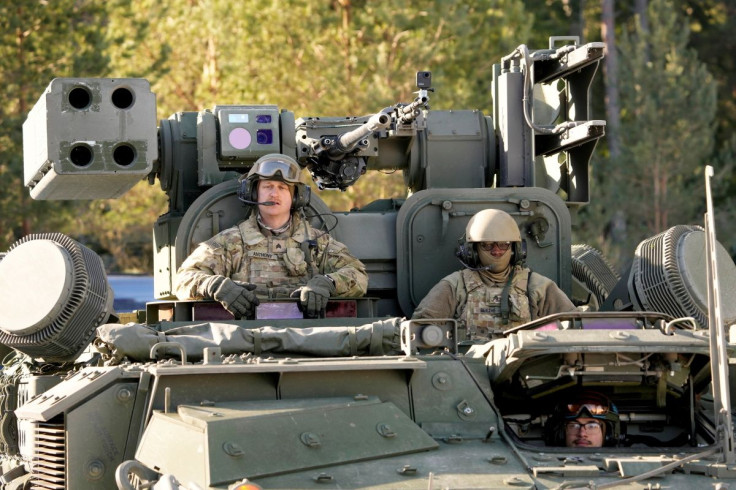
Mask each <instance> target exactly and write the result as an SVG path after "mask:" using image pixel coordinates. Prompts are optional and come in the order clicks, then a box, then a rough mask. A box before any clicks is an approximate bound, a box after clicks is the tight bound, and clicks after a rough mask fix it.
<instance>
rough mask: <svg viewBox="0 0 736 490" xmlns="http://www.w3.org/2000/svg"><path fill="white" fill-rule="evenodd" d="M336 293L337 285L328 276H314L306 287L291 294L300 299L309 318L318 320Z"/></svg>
mask: <svg viewBox="0 0 736 490" xmlns="http://www.w3.org/2000/svg"><path fill="white" fill-rule="evenodd" d="M334 292H335V285H334V284H333V282H332V281H331V280H330V279H329V278H328V277H327V276H314V277H313V278H311V279H310V280H309V282H307V284H306V285H305V286H302V287H300V288H299V289H297V290H296V291H294V292H293V293H291V296H292V297H296V298H299V300H300V301H301V303H302V308H303V310H304V311H305V313H306V314H307V318H318V317H319V315H320V313H321V312H322V311H323V310H324V309H325V307H326V306H327V300H329V299H330V295H332V294H333V293H334Z"/></svg>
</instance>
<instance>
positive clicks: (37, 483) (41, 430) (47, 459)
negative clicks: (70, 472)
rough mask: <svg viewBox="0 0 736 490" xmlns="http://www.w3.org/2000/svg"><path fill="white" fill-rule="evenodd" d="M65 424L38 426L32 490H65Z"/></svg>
mask: <svg viewBox="0 0 736 490" xmlns="http://www.w3.org/2000/svg"><path fill="white" fill-rule="evenodd" d="M64 432H65V431H64V424H63V422H62V423H51V422H47V423H44V422H40V423H38V424H36V430H35V441H34V442H35V444H34V446H35V451H34V457H33V461H32V463H31V475H32V476H31V489H32V490H56V489H59V490H64V488H65V487H64V482H65V481H66V471H65V461H64V459H65V454H66V442H65V438H64Z"/></svg>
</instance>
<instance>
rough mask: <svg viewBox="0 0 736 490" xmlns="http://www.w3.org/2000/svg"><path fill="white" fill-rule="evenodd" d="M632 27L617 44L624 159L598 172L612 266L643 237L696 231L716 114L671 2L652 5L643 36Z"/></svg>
mask: <svg viewBox="0 0 736 490" xmlns="http://www.w3.org/2000/svg"><path fill="white" fill-rule="evenodd" d="M632 24H633V25H632V26H631V29H630V30H628V31H624V32H623V33H622V35H621V36H620V41H619V52H620V56H619V60H620V69H621V73H620V76H619V82H620V85H619V87H618V88H619V93H620V97H621V107H622V113H621V116H622V117H621V123H622V126H621V141H622V155H621V157H620V158H619V159H618V160H616V161H609V162H606V163H605V164H604V166H602V167H600V168H599V169H598V170H597V173H596V176H597V183H599V184H601V191H602V192H601V197H602V198H603V199H602V200H601V203H600V204H599V206H601V207H599V208H598V211H600V212H602V213H603V214H604V215H605V216H606V221H607V222H609V228H608V229H607V230H606V232H607V233H608V235H607V237H606V238H608V239H610V240H612V242H613V243H610V248H608V250H607V251H608V253H609V254H610V255H611V258H612V260H614V261H616V262H618V263H621V262H623V258H622V257H627V256H630V255H631V253H632V251H633V250H634V248H635V247H636V245H637V244H638V243H639V242H640V241H641V240H643V239H645V238H647V237H648V236H652V235H654V234H656V233H659V232H661V231H664V230H665V229H667V228H669V227H671V226H674V225H675V224H690V223H695V224H702V215H703V211H704V190H703V185H704V184H703V174H702V172H703V167H704V166H705V165H706V164H708V163H710V162H709V157H710V156H711V154H712V150H713V144H714V140H713V134H714V131H713V121H714V116H715V110H716V85H715V81H714V79H713V77H712V76H711V74H710V73H709V72H708V69H707V68H706V66H705V65H704V64H703V63H702V62H700V61H699V60H698V58H697V54H696V52H695V51H694V50H692V49H691V48H689V47H688V39H689V30H688V25H687V22H686V19H685V18H684V17H683V16H682V15H681V14H680V13H679V12H678V11H677V10H676V9H674V8H673V7H672V3H671V2H670V1H669V0H653V1H652V2H651V4H650V7H649V26H650V27H649V30H648V31H645V30H643V29H642V28H641V25H640V24H639V23H638V22H632ZM591 211H593V210H588V213H587V215H588V216H591ZM601 248H603V249H606V248H607V247H606V246H602V247H601Z"/></svg>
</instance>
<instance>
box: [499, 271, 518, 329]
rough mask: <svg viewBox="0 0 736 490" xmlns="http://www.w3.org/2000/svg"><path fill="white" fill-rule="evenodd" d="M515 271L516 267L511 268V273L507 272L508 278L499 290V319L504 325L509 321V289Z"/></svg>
mask: <svg viewBox="0 0 736 490" xmlns="http://www.w3.org/2000/svg"><path fill="white" fill-rule="evenodd" d="M515 272H516V267H514V268H513V269H511V274H509V279H508V280H507V281H506V284H504V286H503V291H501V319H502V323H503V324H504V325H508V323H509V311H510V308H509V291H510V290H511V283H512V282H513V280H514V273H515Z"/></svg>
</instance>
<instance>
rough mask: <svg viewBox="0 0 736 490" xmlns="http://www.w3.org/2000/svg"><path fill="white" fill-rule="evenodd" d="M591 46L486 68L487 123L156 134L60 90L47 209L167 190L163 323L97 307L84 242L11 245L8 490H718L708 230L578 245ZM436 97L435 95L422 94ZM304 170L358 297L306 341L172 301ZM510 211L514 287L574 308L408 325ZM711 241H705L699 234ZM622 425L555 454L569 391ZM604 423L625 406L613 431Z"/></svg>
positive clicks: (464, 117) (109, 101)
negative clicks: (336, 193)
mask: <svg viewBox="0 0 736 490" xmlns="http://www.w3.org/2000/svg"><path fill="white" fill-rule="evenodd" d="M602 57H603V45H602V44H601V43H590V44H585V45H580V43H579V42H578V41H577V40H574V39H569V38H551V39H550V44H549V46H548V47H547V48H546V49H539V50H530V49H529V48H527V47H526V46H525V45H521V46H519V47H518V48H517V49H516V50H514V52H512V53H511V54H509V55H508V56H506V57H504V58H503V59H502V60H500V62H499V63H498V64H497V65H495V68H494V77H493V83H492V94H491V96H492V98H493V114H483V113H482V112H480V111H478V110H466V109H462V110H443V111H440V110H431V109H430V108H429V104H428V102H429V96H430V93H431V92H432V91H431V88H432V86H431V85H432V84H431V74H430V73H429V72H419V73H418V75H417V89H418V90H417V96H416V98H415V100H413V101H408V102H407V103H404V104H401V103H400V104H396V105H394V106H391V107H388V108H386V109H383V110H381V111H379V112H378V113H376V114H373V115H370V116H364V117H355V116H348V117H300V118H297V117H296V116H295V115H294V114H293V113H292V112H289V111H288V110H283V109H279V108H278V107H277V106H275V105H247V104H244V105H217V106H215V107H214V108H212V109H211V110H202V111H200V112H180V113H177V114H174V115H172V116H171V117H170V118H169V119H166V120H162V121H160V122H159V123H158V124H157V123H156V105H155V96H154V94H153V93H151V90H150V86H149V84H148V82H147V81H146V80H142V79H72V78H69V79H55V80H53V81H51V83H50V85H49V86H48V88H47V89H46V91H45V92H44V93H43V94H42V95H41V97H40V99H39V100H38V102H37V104H36V105H35V106H34V108H33V109H32V111H31V112H30V114H29V115H28V119H27V121H26V123H25V125H24V128H23V130H24V131H23V133H24V162H25V163H24V166H25V183H26V185H27V187H28V189H29V191H30V193H31V196H33V197H34V198H35V199H51V200H65V199H101V198H114V197H120V196H122V195H123V194H125V192H126V191H127V190H129V189H130V188H131V187H132V186H133V185H135V184H136V183H137V182H138V181H140V180H141V179H144V178H147V179H149V181H150V183H151V184H155V183H156V182H158V184H159V185H160V187H161V189H162V191H163V192H165V193H166V195H167V196H168V202H169V209H168V212H167V213H166V214H164V215H162V216H161V217H160V218H159V219H158V220H157V222H156V223H155V224H154V225H153V226H154V227H153V240H154V253H155V262H154V263H155V271H154V273H155V288H156V291H155V292H156V295H157V297H158V298H159V301H155V302H152V303H149V304H148V305H147V306H146V309H145V311H137V312H134V313H132V314H126V313H122V312H116V311H114V310H113V308H112V295H113V293H112V291H111V289H110V287H109V286H108V284H107V280H106V276H105V270H104V267H103V265H102V262H101V260H100V258H99V256H97V255H96V254H95V253H94V252H92V251H91V250H90V249H89V248H87V247H85V246H84V245H82V244H80V243H79V242H78V241H76V240H75V239H74V238H72V237H69V236H66V235H62V234H58V233H45V234H37V235H31V236H28V237H24V238H23V239H21V240H19V241H18V242H17V243H15V244H14V245H13V246H12V247H11V248H10V249H9V250H8V251H7V252H6V253H5V255H4V256H3V257H2V259H0V286H1V288H2V292H3V293H2V297H0V343H2V344H3V345H4V346H5V348H6V350H7V351H8V352H9V353H8V355H7V356H6V357H5V361H4V365H3V369H2V385H1V387H2V390H1V392H0V393H1V394H0V452H1V454H2V475H0V486H2V488H3V489H16V490H17V489H26V488H34V489H70V490H80V489H99V488H111V489H112V488H119V489H144V488H154V489H157V490H161V489H190V490H191V489H243V490H244V489H254V488H320V489H329V488H425V489H426V488H429V489H432V488H540V489H543V488H612V487H621V488H642V487H645V488H686V487H687V488H711V487H712V488H726V487H727V486H728V485H730V484H735V483H736V467H735V466H734V465H735V464H736V461H735V457H734V447H733V422H732V418H731V402H730V400H731V385H730V383H729V375H730V370H731V366H732V363H731V356H732V349H733V347H734V344H733V343H730V342H728V341H727V340H726V335H725V332H724V327H725V326H727V325H731V324H732V323H733V322H734V321H735V320H736V302H735V301H733V299H734V291H736V287H735V286H736V279H735V277H736V273H735V269H736V268H735V266H734V264H733V262H732V260H731V259H730V257H729V256H728V254H727V253H726V252H725V249H724V247H722V246H721V245H720V244H719V243H718V242H717V241H715V239H714V233H713V231H714V230H713V227H712V225H710V224H708V222H707V220H706V223H705V225H706V226H705V227H701V226H699V225H698V224H695V225H693V224H688V225H679V226H676V227H674V228H672V229H670V230H667V231H665V232H663V233H661V234H659V235H656V236H654V237H652V238H650V239H648V240H646V241H644V242H642V243H641V244H640V245H639V247H637V249H636V250H635V251H634V254H633V256H634V258H633V260H632V266H631V269H630V270H628V271H624V272H623V273H619V272H617V271H615V270H614V269H613V268H612V267H611V266H610V265H609V264H608V262H607V261H606V260H605V258H604V257H602V255H601V254H600V253H598V252H597V251H596V250H595V249H593V248H591V247H589V246H586V245H579V244H573V243H571V226H572V219H573V218H572V217H573V216H575V215H576V213H575V211H576V209H577V208H579V207H580V206H583V205H585V204H586V203H588V202H589V200H590V198H591V191H590V187H589V175H590V174H589V163H590V159H591V155H592V153H593V151H594V148H595V146H596V143H597V141H598V140H599V139H600V138H601V137H602V136H603V135H604V134H605V122H604V121H598V120H590V104H589V99H588V97H589V89H590V85H591V82H592V80H593V77H594V75H595V73H596V71H597V68H598V65H599V62H600V60H601V59H602ZM434 96H435V97H441V94H436V95H434ZM270 153H282V154H286V155H289V156H291V157H293V158H295V159H296V160H297V161H298V162H299V163H300V165H302V166H303V167H304V169H306V170H305V172H304V173H305V175H306V173H307V172H308V173H309V175H311V177H312V179H313V180H314V182H315V184H316V187H317V189H318V190H316V191H315V192H313V193H312V196H311V201H310V203H309V205H308V206H306V208H305V209H304V213H305V216H306V218H307V219H309V220H310V221H311V222H312V224H313V225H314V226H315V227H318V228H320V229H323V230H325V231H329V232H330V233H331V234H332V235H333V236H334V237H335V238H336V239H337V240H339V241H341V242H343V243H344V244H346V245H347V246H348V247H349V249H350V251H351V252H352V253H353V254H354V255H355V256H357V257H358V258H359V259H361V260H362V261H363V263H364V264H365V265H366V268H367V271H368V274H369V284H368V294H367V295H366V296H365V297H363V298H354V299H351V298H348V299H341V300H335V301H330V303H328V305H327V308H326V310H325V314H324V318H317V319H307V318H303V316H302V315H301V313H300V312H299V311H298V309H297V308H294V303H292V302H290V301H289V300H283V301H277V302H273V303H270V302H268V301H262V303H261V305H259V309H258V312H257V315H256V319H254V320H235V319H233V318H232V317H229V316H228V314H227V312H226V311H225V310H223V309H222V308H221V307H220V305H219V303H216V302H211V301H178V300H176V299H175V298H174V297H173V296H172V294H171V291H172V282H173V280H174V275H175V273H176V270H177V267H178V266H179V265H180V264H181V263H182V261H183V260H184V258H185V257H186V256H187V255H188V254H189V253H190V252H191V251H192V249H193V247H195V246H196V245H197V244H198V243H200V242H202V241H204V240H207V239H209V238H210V237H212V236H213V235H214V234H216V233H217V232H219V231H221V230H224V229H225V228H227V227H230V226H232V225H234V224H236V223H237V222H238V221H240V220H242V219H243V216H244V213H245V212H246V207H244V205H243V203H242V202H241V201H240V200H239V199H238V194H237V191H238V180H237V179H238V177H239V176H241V175H242V174H244V173H245V172H247V171H248V169H249V168H250V167H251V166H252V165H253V163H254V162H255V161H256V159H258V158H259V157H260V156H262V155H266V154H270ZM376 170H384V171H388V170H400V171H401V172H403V175H404V179H405V183H406V186H407V187H408V188H409V189H410V191H411V192H410V194H409V197H407V198H405V199H403V198H402V199H385V200H377V201H375V202H373V203H371V204H369V205H367V206H365V207H363V208H361V209H354V210H350V211H349V212H343V211H336V210H335V211H333V210H330V209H329V207H328V206H327V205H325V203H324V201H323V199H321V198H320V193H321V191H322V190H324V191H325V192H327V191H329V190H333V189H346V188H348V187H349V186H351V185H353V184H355V183H356V182H357V181H358V180H359V179H360V178H361V176H363V175H364V174H365V173H366V172H369V171H376ZM488 208H491V209H500V210H503V211H506V212H507V213H509V214H510V215H511V216H512V217H513V218H514V220H515V221H516V223H517V224H518V226H519V229H520V230H521V233H522V237H523V239H524V244H525V247H526V262H527V264H528V265H529V267H530V268H531V269H532V270H535V271H537V272H539V273H541V274H544V275H545V276H547V277H549V278H550V279H552V280H553V281H555V282H556V283H557V284H558V285H559V287H560V288H561V289H562V290H563V291H564V292H565V293H567V294H568V296H569V297H570V298H571V299H573V300H574V302H575V304H576V305H577V307H578V310H579V311H574V312H568V313H559V314H555V315H552V316H549V317H545V318H541V319H537V320H535V321H533V322H530V323H528V324H524V325H521V326H519V327H516V328H513V329H509V330H508V331H505V332H496V335H494V336H493V338H492V339H489V340H488V341H482V342H478V341H472V340H470V339H469V335H468V331H469V327H472V326H469V325H466V324H464V323H463V322H461V321H458V320H455V319H451V318H445V319H432V320H423V321H411V320H409V319H410V318H411V316H412V312H413V310H414V309H415V307H416V306H417V304H418V303H419V301H420V300H421V299H422V298H423V297H424V296H425V294H426V293H427V292H428V291H429V290H430V288H431V287H432V286H433V285H434V284H435V283H436V282H437V281H438V280H440V279H441V278H442V277H444V276H445V275H447V274H449V273H451V272H453V271H455V270H457V269H459V268H460V267H462V265H461V264H460V263H459V262H458V261H457V260H456V258H455V248H456V246H457V244H458V238H459V237H461V236H462V235H463V233H464V231H465V227H466V225H467V223H468V220H469V219H470V217H471V216H473V215H474V214H475V213H477V212H478V211H480V210H483V209H488ZM708 216H710V217H711V218H712V211H711V210H709V213H708ZM581 388H583V389H590V390H593V391H594V392H596V393H599V394H601V395H602V396H605V397H606V398H607V399H609V400H610V401H611V404H609V405H608V406H606V414H605V416H606V417H608V416H609V415H610V417H609V421H610V422H612V425H611V430H608V431H606V440H605V444H604V445H603V446H602V447H597V448H568V447H565V446H564V444H561V443H560V437H559V431H558V428H557V427H556V426H555V409H554V407H555V406H557V405H558V403H559V402H560V400H564V399H565V397H566V396H568V395H569V394H570V393H572V392H573V390H578V389H581ZM614 404H615V408H614Z"/></svg>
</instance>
